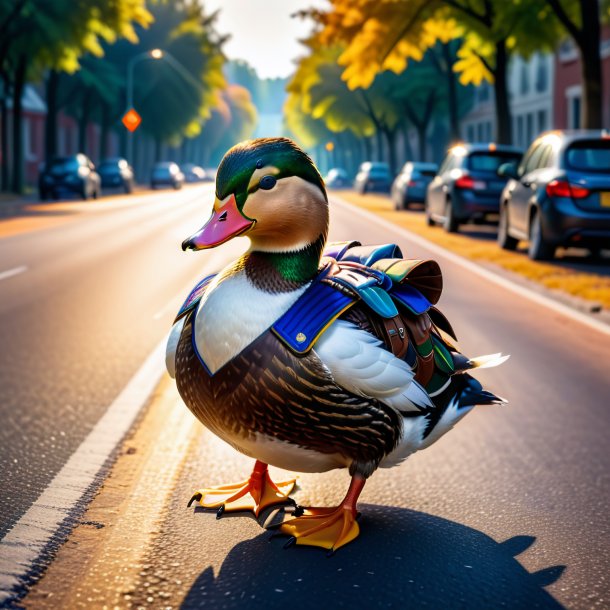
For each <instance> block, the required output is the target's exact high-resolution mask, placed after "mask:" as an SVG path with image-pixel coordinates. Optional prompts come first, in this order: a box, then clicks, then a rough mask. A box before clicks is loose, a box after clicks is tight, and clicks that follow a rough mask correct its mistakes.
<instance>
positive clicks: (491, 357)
mask: <svg viewBox="0 0 610 610" xmlns="http://www.w3.org/2000/svg"><path fill="white" fill-rule="evenodd" d="M451 355H452V356H453V363H454V365H455V372H456V373H463V372H464V371H471V370H472V369H490V368H493V367H494V366H500V365H501V364H503V363H504V362H506V361H507V360H508V359H509V358H510V355H506V356H505V355H503V354H501V353H497V354H487V355H486V356H477V357H476V358H468V357H466V356H464V355H463V354H459V353H457V352H453V353H452V354H451Z"/></svg>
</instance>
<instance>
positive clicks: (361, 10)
mask: <svg viewBox="0 0 610 610" xmlns="http://www.w3.org/2000/svg"><path fill="white" fill-rule="evenodd" d="M302 14H306V15H308V16H310V17H313V18H314V20H315V21H316V22H317V23H318V24H319V25H320V27H321V31H320V39H321V41H322V43H323V44H327V45H332V44H336V43H343V44H345V45H346V47H345V51H344V52H343V54H342V55H341V56H340V58H339V63H340V64H341V65H342V66H344V68H345V69H344V72H343V78H344V79H345V80H346V82H347V83H348V86H349V87H350V88H355V87H366V86H368V85H369V84H370V83H371V82H372V81H373V79H374V77H375V75H376V74H378V73H380V72H382V71H383V70H392V71H394V72H397V73H400V72H402V71H404V70H406V69H407V66H408V64H409V62H411V61H414V62H417V61H421V59H422V58H423V56H424V53H425V51H426V50H427V49H429V48H431V47H432V46H433V45H434V44H436V43H437V42H438V41H440V42H444V43H447V42H449V40H456V39H460V40H461V45H460V48H459V50H458V52H457V54H458V57H459V60H458V61H457V62H455V64H454V65H453V69H454V70H456V71H457V72H459V73H460V82H461V83H462V84H464V85H466V84H474V85H478V84H480V83H481V81H482V80H487V81H489V82H492V83H493V84H494V88H495V93H496V95H495V103H496V108H495V112H496V120H497V126H498V140H499V141H500V142H506V143H508V142H510V140H511V120H510V111H509V105H508V88H507V67H508V60H509V57H510V55H511V54H512V53H513V52H516V51H518V52H520V53H522V54H524V55H527V54H529V53H531V52H533V51H534V50H537V49H540V48H550V47H551V45H552V44H553V43H554V41H555V40H556V28H553V27H552V25H553V24H552V23H551V24H550V25H549V23H548V20H547V21H545V18H546V17H548V16H549V15H550V10H549V8H548V7H547V6H546V5H542V4H541V2H540V1H539V0H532V2H530V3H529V4H528V5H525V4H524V3H522V2H508V1H506V0H480V1H478V2H472V0H331V9H330V10H327V11H319V10H318V11H316V10H313V11H306V12H305V13H302Z"/></svg>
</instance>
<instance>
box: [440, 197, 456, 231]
mask: <svg viewBox="0 0 610 610" xmlns="http://www.w3.org/2000/svg"><path fill="white" fill-rule="evenodd" d="M459 226H460V223H459V222H458V221H457V218H456V217H455V213H454V211H453V205H452V204H451V199H448V200H447V203H446V204H445V222H444V223H443V227H444V228H445V231H447V233H456V232H457V230H458V228H459Z"/></svg>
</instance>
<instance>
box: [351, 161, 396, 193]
mask: <svg viewBox="0 0 610 610" xmlns="http://www.w3.org/2000/svg"><path fill="white" fill-rule="evenodd" d="M391 184H392V175H391V174H390V167H389V165H388V164H387V163H380V162H378V161H366V162H365V163H362V164H361V165H360V167H359V168H358V173H357V174H356V179H355V180H354V188H355V189H356V190H357V191H358V192H359V193H362V194H364V193H368V192H370V191H378V192H381V193H389V192H390V186H391Z"/></svg>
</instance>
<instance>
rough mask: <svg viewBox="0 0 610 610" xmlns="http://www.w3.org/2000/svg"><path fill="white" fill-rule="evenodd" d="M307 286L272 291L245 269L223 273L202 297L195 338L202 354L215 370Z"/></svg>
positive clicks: (241, 348) (209, 366) (249, 340)
mask: <svg viewBox="0 0 610 610" xmlns="http://www.w3.org/2000/svg"><path fill="white" fill-rule="evenodd" d="M306 288H307V285H306V286H303V287H300V288H298V289H297V290H294V291H291V292H283V293H277V294H271V293H268V292H264V291H262V290H259V289H258V288H257V287H256V286H254V285H253V284H252V283H251V282H250V281H249V280H248V278H247V276H246V273H245V271H240V272H237V273H233V274H230V275H227V274H225V273H220V274H219V275H218V276H217V277H216V278H215V279H214V280H213V281H212V284H210V287H209V288H208V290H207V291H206V294H205V295H204V297H203V298H202V299H201V302H200V303H199V306H198V308H197V315H196V317H195V328H194V338H195V344H196V346H197V351H198V352H199V355H200V356H201V357H202V358H203V360H204V362H205V364H206V366H207V367H208V369H209V370H210V372H212V373H215V372H216V371H217V370H218V369H220V368H221V367H222V366H224V365H225V364H226V363H227V362H229V361H230V360H231V359H233V358H234V357H235V356H237V354H239V353H240V352H241V351H242V350H243V349H244V348H246V347H247V346H248V345H250V343H252V342H253V341H254V340H255V339H256V338H257V337H260V335H261V334H262V333H264V332H265V331H266V330H267V329H268V328H269V327H270V326H271V325H272V324H273V323H274V322H275V321H276V320H277V319H278V318H280V316H282V314H284V313H285V312H286V311H288V309H290V307H291V306H292V305H293V304H294V303H295V302H296V300H297V299H298V298H299V297H300V296H301V294H302V293H303V292H304V291H305V289H306Z"/></svg>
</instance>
